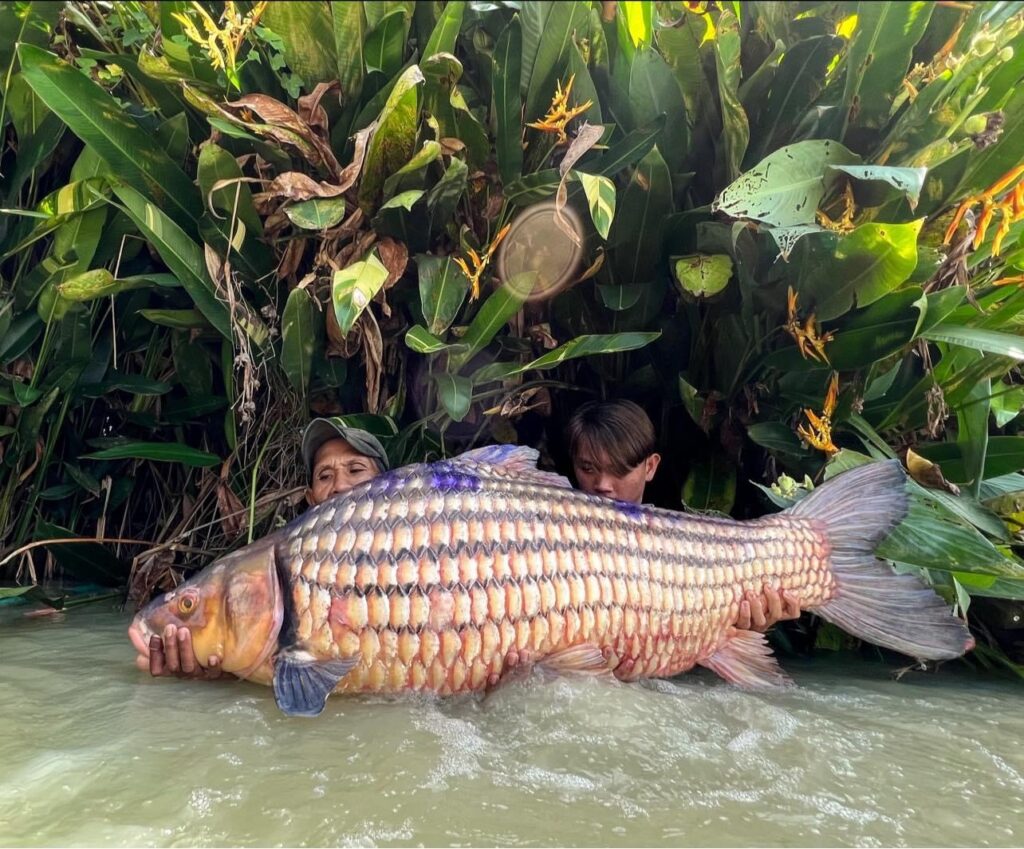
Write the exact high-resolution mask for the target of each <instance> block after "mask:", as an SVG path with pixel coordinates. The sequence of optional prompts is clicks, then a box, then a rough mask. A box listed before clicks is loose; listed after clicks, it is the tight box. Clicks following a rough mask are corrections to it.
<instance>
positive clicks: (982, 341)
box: [921, 322, 1024, 360]
mask: <svg viewBox="0 0 1024 849" xmlns="http://www.w3.org/2000/svg"><path fill="white" fill-rule="evenodd" d="M921 336H922V337H923V338H925V339H928V340H929V341H931V342H945V343H947V344H949V345H961V346H962V347H964V348H972V349H973V350H975V351H981V352H983V353H987V354H998V355H1000V356H1002V357H1013V358H1014V359H1015V360H1024V340H1022V339H1021V337H1020V336H1017V335H1015V334H1011V333H1000V332H999V331H997V330H983V329H981V328H978V327H963V326H961V325H957V324H946V323H945V322H943V323H941V324H937V325H935V326H934V327H931V328H929V329H928V330H926V331H925V332H924V333H922V334H921Z"/></svg>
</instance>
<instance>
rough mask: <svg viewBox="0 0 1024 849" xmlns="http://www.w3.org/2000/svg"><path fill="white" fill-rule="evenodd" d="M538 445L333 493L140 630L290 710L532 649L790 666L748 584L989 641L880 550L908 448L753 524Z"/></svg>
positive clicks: (874, 628)
mask: <svg viewBox="0 0 1024 849" xmlns="http://www.w3.org/2000/svg"><path fill="white" fill-rule="evenodd" d="M536 458H537V452H536V451H534V450H533V449H529V448H522V447H514V446H490V447H488V448H482V449H477V450H475V451H470V452H467V453H466V454H462V455H460V456H458V457H456V458H454V459H452V460H447V461H441V462H437V463H431V464H419V465H413V466H406V467H404V468H401V469H397V470H395V471H392V472H389V473H387V474H385V475H382V476H381V477H378V478H376V479H374V480H372V481H369V482H367V483H365V484H362V485H360V486H358V487H356V488H355V489H352V490H350V491H349V492H348V493H345V494H344V495H339V496H337V497H335V498H332V499H331V500H329V501H327V502H325V503H323V504H321V505H319V506H318V507H315V508H313V509H311V510H309V511H308V512H306V513H305V514H304V515H303V516H300V517H299V518H297V519H296V520H295V521H293V522H291V523H290V524H289V525H287V526H286V527H284V528H281V529H280V530H279V531H276V532H275V533H273V534H271V535H269V536H267V537H265V538H264V539H262V540H260V541H259V542H256V543H253V544H252V545H249V546H247V547H245V548H242V549H240V550H238V551H236V552H234V553H232V554H229V555H227V556H226V557H222V558H220V559H219V560H217V561H215V562H214V563H212V564H210V565H209V566H208V567H207V568H206V569H204V570H203V571H202V572H200V573H199V574H197V575H196V576H195V577H193V578H192V579H191V580H189V581H188V582H187V583H185V584H183V585H182V586H180V587H178V588H177V589H175V590H173V591H172V592H169V593H166V594H165V595H162V596H161V597H159V598H156V599H155V600H154V601H152V602H151V603H150V604H149V605H148V606H147V607H146V608H145V609H144V610H142V611H141V612H140V613H139V614H138V615H137V616H136V618H135V620H134V622H133V623H132V626H131V628H130V629H129V631H130V635H131V638H132V641H133V643H134V644H135V646H136V647H137V648H138V649H139V650H140V651H141V652H143V653H144V654H145V653H148V642H149V637H150V636H151V635H153V634H159V633H161V632H162V631H163V629H164V627H165V626H166V625H168V624H172V623H173V624H175V625H178V626H187V627H188V628H189V629H190V630H191V632H192V642H193V646H194V648H195V653H196V656H197V658H199V659H200V660H205V659H206V658H208V657H209V656H211V655H219V656H220V657H222V658H223V661H222V667H223V668H224V669H225V670H227V671H228V672H232V673H234V674H235V675H237V676H239V677H242V678H248V679H251V680H253V681H257V682H260V683H264V684H269V683H273V686H274V693H275V696H276V699H277V703H278V705H279V706H280V707H281V709H282V710H284V711H285V712H286V713H289V714H300V715H308V716H312V715H316V714H318V713H320V712H321V711H322V710H323V707H324V703H325V701H326V699H327V697H328V696H329V695H330V693H331V692H335V691H337V692H347V693H360V692H364V693H365V692H392V693H394V692H401V691H428V692H433V693H438V694H441V695H447V694H451V693H458V692H464V691H471V690H481V689H485V688H487V687H488V686H493V685H494V684H495V683H497V682H498V681H500V680H501V679H502V677H503V675H505V674H506V673H508V672H509V670H510V669H512V668H514V667H523V666H529V665H531V664H543V665H544V666H545V667H548V668H551V669H555V670H563V671H569V670H574V671H578V672H591V673H606V674H608V673H611V674H614V675H615V676H616V677H617V678H619V679H621V680H633V679H637V678H642V677H646V676H669V675H676V674H678V673H680V672H683V671H685V670H687V669H690V668H691V667H692V666H694V665H695V664H700V665H702V666H706V667H709V668H710V669H713V670H714V671H715V672H717V673H718V674H720V675H721V676H723V677H724V678H726V679H728V680H729V681H732V682H734V683H737V684H740V685H745V686H756V685H770V684H780V683H783V682H784V681H785V680H786V678H785V676H784V675H783V673H782V671H781V670H780V669H779V667H778V665H777V664H776V662H775V660H774V659H773V658H772V657H771V654H770V651H769V649H768V645H767V642H766V640H765V638H764V636H763V635H762V634H758V633H755V632H752V631H741V630H738V629H736V628H734V627H733V623H734V622H735V621H736V619H737V616H738V613H739V605H740V601H741V600H742V599H743V595H744V593H745V592H746V591H748V590H752V591H754V592H761V591H762V589H763V586H764V584H769V585H771V586H773V587H776V588H781V589H790V590H795V591H797V592H798V593H799V595H800V600H801V605H802V606H803V607H804V608H805V609H808V610H812V611H814V612H815V613H817V614H819V615H820V616H822V617H824V618H825V619H827V620H829V621H831V622H835V623H836V624H838V625H840V626H841V627H843V628H844V629H845V630H847V631H848V632H850V633H851V634H855V635H857V636H859V637H862V638H863V639H866V640H869V641H871V642H874V643H877V644H879V645H882V646H887V647H889V648H892V649H896V650H898V651H901V652H903V653H905V654H908V655H911V656H913V657H917V658H923V659H924V658H927V659H940V658H952V657H956V656H959V655H961V654H963V653H964V652H965V651H967V650H968V649H970V648H972V647H973V644H974V643H973V640H972V638H971V637H970V635H969V633H968V631H967V629H966V627H965V626H964V624H963V623H962V622H961V621H960V620H959V619H957V618H956V617H954V616H953V615H952V612H951V611H950V609H949V608H948V607H947V606H946V605H945V604H944V603H943V602H942V600H941V599H940V598H939V597H938V596H937V595H936V594H935V593H934V592H933V591H932V590H930V589H927V588H926V587H924V586H923V585H922V584H920V583H919V582H918V581H917V580H916V579H915V578H913V577H911V576H908V575H901V576H897V575H895V574H894V573H893V572H892V570H891V569H890V568H889V567H888V566H886V565H885V564H884V563H882V562H880V561H878V560H877V559H876V558H875V556H874V554H873V552H874V549H875V547H876V545H877V544H878V543H879V542H880V541H881V540H882V539H884V537H885V536H886V534H887V533H888V532H889V531H890V530H891V529H892V528H893V527H894V526H895V525H896V524H897V523H898V522H899V521H900V520H901V519H902V518H903V516H904V515H905V514H906V510H907V495H906V491H905V488H904V482H905V480H904V473H903V471H902V469H901V468H900V465H899V463H897V462H896V461H889V462H884V463H872V464H870V465H867V466H862V467H860V468H857V469H855V470H853V471H849V472H846V473H844V474H842V475H840V476H839V477H837V478H836V479H835V480H833V481H830V482H829V483H827V484H825V485H824V486H822V487H820V488H819V489H817V490H815V491H814V492H812V493H811V494H810V495H808V496H807V497H805V498H804V499H803V500H802V501H800V502H799V503H798V504H796V505H795V506H793V507H791V508H790V509H788V510H786V511H784V512H782V513H779V514H776V515H772V516H768V517H764V518H761V519H757V520H754V521H749V522H737V521H732V520H729V519H716V518H706V517H699V516H693V515H686V514H682V513H677V512H673V511H670V510H662V509H657V508H654V507H647V506H643V507H641V506H637V505H634V504H626V503H623V502H618V501H613V500H609V499H606V498H601V497H598V496H593V495H587V494H585V493H582V492H579V491H577V490H574V489H572V488H571V486H570V485H569V482H568V481H567V480H566V479H565V478H562V477H559V476H557V475H553V474H549V473H546V472H541V471H538V470H537V469H536V466H535V464H536Z"/></svg>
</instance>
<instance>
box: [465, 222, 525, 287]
mask: <svg viewBox="0 0 1024 849" xmlns="http://www.w3.org/2000/svg"><path fill="white" fill-rule="evenodd" d="M511 228H512V225H511V224H506V225H505V226H504V227H502V228H501V229H500V230H499V231H498V235H496V236H495V237H494V239H493V240H492V241H491V244H490V245H489V246H488V248H487V251H486V252H485V253H484V256H483V259H481V258H480V255H479V254H478V253H477V252H476V251H475V250H473V249H472V248H469V251H468V253H469V259H470V261H471V262H472V264H473V267H472V268H470V266H469V263H468V262H466V260H464V259H463V258H462V257H455V258H454V260H453V261H454V262H455V264H456V265H457V266H458V267H459V270H460V271H461V272H462V273H463V274H465V275H466V277H467V278H469V282H470V285H471V286H472V291H471V293H470V300H473V301H475V300H476V299H477V298H479V297H480V278H481V277H482V276H483V273H484V271H485V270H486V268H487V266H488V265H489V264H490V262H491V257H492V256H494V252H495V251H496V250H497V249H498V245H500V244H501V240H502V239H504V238H505V236H507V235H508V231H509V230H510V229H511Z"/></svg>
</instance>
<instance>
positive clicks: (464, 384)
mask: <svg viewBox="0 0 1024 849" xmlns="http://www.w3.org/2000/svg"><path fill="white" fill-rule="evenodd" d="M434 382H435V383H436V384H437V397H438V398H439V399H440V401H441V405H442V406H443V407H444V409H445V412H446V413H448V415H449V416H450V417H451V419H452V421H455V422H461V421H462V420H463V419H464V418H465V417H466V414H467V413H468V412H469V407H470V404H472V402H473V383H472V381H470V379H469V378H468V377H463V376H462V375H458V374H446V373H444V372H442V373H441V374H435V375H434Z"/></svg>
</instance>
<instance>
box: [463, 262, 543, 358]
mask: <svg viewBox="0 0 1024 849" xmlns="http://www.w3.org/2000/svg"><path fill="white" fill-rule="evenodd" d="M534 281H535V277H534V275H533V274H530V273H527V274H520V275H516V276H515V277H513V278H512V279H511V280H509V281H507V282H506V283H504V284H502V286H501V287H500V288H498V289H496V290H495V291H494V292H492V293H491V295H490V297H489V298H488V299H487V300H486V301H484V305H483V306H482V307H480V311H479V312H478V313H477V314H476V316H474V318H473V321H472V322H470V325H469V328H468V329H467V330H466V334H465V336H463V337H462V342H463V344H465V345H466V350H465V351H463V352H460V353H458V354H455V355H454V356H453V357H452V363H453V365H454V366H455V367H456V368H461V367H462V366H463V365H465V364H466V363H467V362H469V361H470V360H471V359H472V358H473V357H474V356H476V355H477V354H478V353H479V352H480V351H482V350H483V349H484V348H485V347H486V346H487V345H489V344H490V343H491V340H492V339H494V337H495V335H496V334H497V333H498V331H499V330H501V328H502V327H504V326H505V323H506V322H507V321H508V320H509V319H510V318H512V316H514V315H515V314H516V313H517V312H519V310H520V309H521V308H522V306H523V304H524V303H525V302H526V299H527V298H528V297H529V295H530V292H531V291H532V289H533V285H534Z"/></svg>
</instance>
